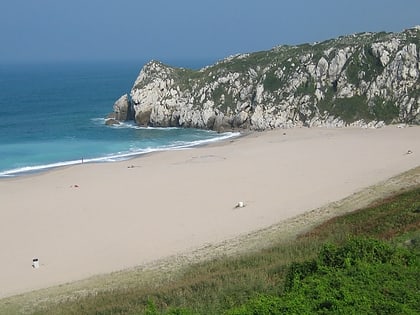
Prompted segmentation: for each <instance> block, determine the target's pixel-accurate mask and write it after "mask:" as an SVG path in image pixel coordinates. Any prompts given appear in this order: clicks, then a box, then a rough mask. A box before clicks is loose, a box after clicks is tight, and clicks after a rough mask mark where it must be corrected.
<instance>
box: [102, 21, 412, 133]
mask: <svg viewBox="0 0 420 315" xmlns="http://www.w3.org/2000/svg"><path fill="white" fill-rule="evenodd" d="M419 77H420V26H416V27H414V28H411V29H407V30H404V31H403V32H401V33H385V32H381V33H360V34H353V35H348V36H342V37H339V38H337V39H331V40H327V41H324V42H320V43H312V44H303V45H298V46H278V47H275V48H273V49H271V50H269V51H261V52H255V53H249V54H239V55H235V56H230V57H228V58H226V59H224V60H221V61H219V62H217V63H216V64H214V65H211V66H208V67H205V68H203V69H200V70H191V69H185V68H175V67H171V66H168V65H164V64H163V63H161V62H158V61H151V62H149V63H147V64H146V65H145V66H144V67H143V69H142V70H141V71H140V74H139V76H138V77H137V79H136V81H135V83H134V85H133V87H132V89H131V91H130V93H129V95H128V94H126V95H123V96H121V97H120V98H119V99H118V100H117V101H116V102H115V104H114V112H113V113H112V114H110V116H109V118H108V119H107V123H108V124H114V123H119V122H120V121H127V120H134V121H135V122H136V123H137V124H138V125H141V126H159V127H173V126H177V127H178V126H179V127H192V128H204V129H212V130H217V131H224V130H231V129H248V130H266V129H273V128H291V127H301V126H307V127H343V126H360V127H366V126H369V127H380V126H382V125H384V124H390V123H404V124H419V123H420V80H419Z"/></svg>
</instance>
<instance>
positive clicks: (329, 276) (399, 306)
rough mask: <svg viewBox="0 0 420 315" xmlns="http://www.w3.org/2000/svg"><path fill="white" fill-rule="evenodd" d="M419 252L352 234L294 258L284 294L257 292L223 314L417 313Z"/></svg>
mask: <svg viewBox="0 0 420 315" xmlns="http://www.w3.org/2000/svg"><path fill="white" fill-rule="evenodd" d="M418 279H420V262H419V258H418V257H416V256H415V255H414V254H412V253H410V252H409V251H407V250H405V249H403V248H395V247H391V246H390V245H388V244H387V243H385V242H382V241H378V240H373V239H364V238H354V239H351V240H349V241H348V242H347V243H346V244H344V245H343V246H335V245H331V244H330V245H325V246H324V247H323V249H322V250H321V252H320V253H319V255H318V257H317V259H315V260H310V261H307V262H303V263H293V264H292V265H291V267H290V269H289V272H288V274H287V276H286V282H285V294H284V295H282V296H281V297H277V296H266V295H262V296H258V297H256V298H254V299H252V300H251V301H249V302H248V303H247V304H245V305H243V306H241V307H239V308H236V309H233V310H231V311H229V312H227V314H229V315H239V314H241V315H243V314H418V313H419V312H420V299H419V296H418V294H419V292H420V282H419V281H418Z"/></svg>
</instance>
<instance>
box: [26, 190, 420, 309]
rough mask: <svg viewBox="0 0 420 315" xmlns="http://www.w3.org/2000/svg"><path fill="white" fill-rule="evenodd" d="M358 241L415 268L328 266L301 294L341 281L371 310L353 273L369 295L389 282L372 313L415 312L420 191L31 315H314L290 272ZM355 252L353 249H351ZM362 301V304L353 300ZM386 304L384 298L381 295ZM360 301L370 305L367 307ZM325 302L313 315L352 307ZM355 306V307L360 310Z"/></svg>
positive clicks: (48, 305)
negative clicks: (261, 245)
mask: <svg viewBox="0 0 420 315" xmlns="http://www.w3.org/2000/svg"><path fill="white" fill-rule="evenodd" d="M354 237H362V238H363V239H365V238H368V240H370V241H368V242H371V243H372V242H373V243H374V242H375V241H372V240H371V239H372V238H374V239H376V240H381V242H380V243H378V244H376V243H374V245H375V244H376V245H375V246H378V247H379V248H382V247H384V246H385V247H386V248H390V249H392V250H393V251H395V250H399V249H401V248H402V249H401V250H403V251H405V252H404V253H407V255H412V256H410V257H414V258H413V261H414V263H413V264H412V265H410V266H411V267H410V268H408V267H404V266H402V265H401V264H400V263H398V262H397V263H396V264H392V263H390V264H388V263H387V262H385V263H384V264H382V265H381V264H377V263H376V262H375V263H372V262H370V261H368V262H365V263H361V264H357V266H353V267H352V269H338V270H339V273H334V272H335V270H336V269H337V268H335V267H334V266H333V267H331V266H330V267H331V268H332V269H331V268H330V267H328V268H330V269H328V270H327V269H324V273H321V274H319V273H318V271H319V268H318V269H317V271H316V272H314V273H312V274H309V276H308V278H305V279H303V278H302V281H301V286H299V288H306V289H308V288H312V289H313V290H318V291H319V296H321V297H322V294H332V293H331V292H330V291H328V290H327V289H325V288H324V289H322V290H321V289H319V287H314V286H315V284H320V283H321V284H325V283H331V281H332V279H340V281H342V282H339V283H342V284H341V285H342V286H344V287H345V288H346V290H347V291H346V292H347V293H348V292H350V293H348V294H349V295H348V296H350V297H352V298H354V301H353V303H361V304H360V305H365V306H366V305H368V304H367V302H366V301H367V298H366V297H365V298H364V299H363V296H361V297H360V295H361V294H360V292H359V293H357V294H353V293H352V292H353V291H352V290H354V288H358V287H360V286H361V284H360V282H357V281H358V280H360V281H363V279H364V278H363V277H359V278H360V279H356V280H357V281H356V280H355V281H356V282H354V283H353V282H350V281H349V279H350V278H349V277H350V276H351V275H352V274H353V275H354V274H357V273H360V272H362V273H363V272H364V273H366V275H368V276H366V277H365V278H366V279H370V280H369V281H370V285H369V283H368V284H366V283H364V284H363V282H362V284H363V286H365V287H364V290H366V291H365V292H367V294H368V293H369V292H370V291H369V290H376V289H377V288H378V283H379V282H380V281H387V288H388V289H386V290H388V291H386V290H385V292H384V294H385V295H386V297H387V299H386V300H384V301H382V300H381V303H382V302H383V303H382V304H381V303H379V304H377V305H376V307H377V309H375V308H372V307H370V308H369V306H366V307H367V308H366V309H367V310H370V311H369V312H370V313H372V314H380V313H384V312H385V313H387V312H388V313H392V311H398V312H400V313H406V314H410V312H411V311H412V309H413V308H416V307H417V306H418V303H417V304H416V303H415V301H414V302H413V298H412V293H413V290H417V292H418V290H419V288H418V285H417V287H416V283H417V282H416V281H415V282H413V277H414V279H419V278H420V268H419V257H420V188H417V189H414V190H411V191H409V192H405V193H402V194H399V195H396V196H393V197H391V198H387V199H386V200H383V201H381V202H378V203H376V204H374V205H372V206H370V207H368V208H366V209H361V210H358V211H355V212H352V213H350V214H346V215H343V216H339V217H335V218H333V219H330V220H328V221H326V222H324V223H322V224H321V225H319V226H317V227H316V228H314V229H312V230H310V231H309V232H307V233H305V234H303V235H300V236H299V237H298V238H297V239H295V240H293V241H287V242H284V241H281V240H278V242H277V244H276V245H274V246H271V247H269V248H265V249H262V250H259V251H256V252H252V253H248V254H246V255H241V256H236V257H219V258H217V259H213V260H211V261H207V262H202V263H198V264H194V265H191V266H189V267H186V268H183V269H182V270H181V271H179V272H177V273H175V274H173V275H171V276H166V275H163V276H162V277H156V282H154V281H153V279H151V280H149V281H147V282H142V283H139V284H138V285H131V286H127V287H126V288H121V287H119V286H118V287H115V289H113V290H107V291H104V292H97V293H88V294H87V295H84V296H81V297H78V298H74V297H73V298H71V299H69V300H61V301H60V302H54V303H43V304H39V306H37V307H35V308H34V309H32V310H30V312H29V313H32V314H104V315H105V314H259V313H261V314H263V313H264V314H278V312H279V310H280V309H281V308H280V306H279V305H283V306H284V297H286V296H287V297H289V300H291V299H293V298H295V299H296V300H291V301H293V303H295V304H294V306H293V305H292V306H293V307H296V308H293V307H290V308H283V313H294V312H298V311H303V312H306V311H309V309H308V308H299V307H301V306H302V305H303V306H305V307H309V306H308V303H306V304H305V303H303V302H302V301H301V302H302V303H303V304H302V303H299V299H303V297H305V295H304V294H307V293H304V290H303V291H301V290H297V289H296V290H295V291H291V290H288V289H287V288H288V287H289V289H290V285H289V286H287V285H286V284H287V279H288V278H289V279H290V272H291V270H292V269H293V268H291V266H302V265H303V266H305V264H306V265H307V264H309V265H310V264H311V263H312V264H313V263H314V262H317V261H319V259H320V257H321V256H322V253H324V255H325V250H326V248H327V249H328V248H330V249H331V248H335V251H336V252H340V250H341V249H340V248H345V246H346V244H347V242H348V241H349V239H350V240H351V239H353V238H354ZM326 244H329V245H326ZM361 244H362V243H361ZM383 244H385V245H383ZM326 246H327V247H326ZM328 246H330V247H328ZM331 246H332V247H331ZM340 246H341V247H340ZM352 248H353V249H354V248H356V247H355V246H354V244H353V247H352ZM320 255H321V256H320ZM397 256H398V255H397ZM398 257H400V256H398ZM362 261H363V260H362ZM299 264H301V265H299ZM350 265H351V264H350ZM320 266H321V265H320ZM360 266H362V267H360ZM324 267H325V266H324ZM320 268H321V267H320ZM357 268H359V269H357ZM360 268H361V269H360ZM321 269H322V268H321ZM333 271H334V272H333ZM162 272H163V271H162ZM385 273H386V274H391V275H396V277H397V278H392V277H387V278H386V277H385V278H386V279H385V278H383V279H382V278H381V277H383V276H384V274H385ZM322 275H325V277H324V278H323V277H322ZM379 280H380V281H379ZM397 280H398V281H397ZM305 281H306V282H305ZM378 281H379V282H378ZM379 287H380V285H379ZM398 288H401V290H399V289H398ZM402 288H404V290H403V289H402ZM318 291H317V292H318ZM403 291H404V292H403ZM334 292H335V293H334ZM334 292H333V293H334V294H336V293H337V291H334ZM338 292H339V293H340V292H341V291H338ZM337 294H338V293H337ZM341 294H342V292H341ZM401 295H403V296H401ZM404 296H405V297H407V299H409V302H410V303H411V304H409V308H406V309H405V308H404V307H403V306H401V305H404V303H402V304H401V303H400V302H398V301H401V300H403V302H404V299H403V298H404ZM359 297H360V298H361V299H356V298H359ZM382 298H383V296H382V295H381V296H380V297H378V299H382ZM305 299H306V298H305ZM363 301H365V302H366V303H365V304H363V303H364V302H363ZM386 301H391V303H390V304H389V303H388V304H387V302H386ZM324 302H325V303H324V304H322V301H321V302H319V303H318V304H317V305H318V306H319V309H318V310H317V311H315V313H325V314H327V313H331V314H333V313H334V312H335V311H337V307H342V310H347V311H348V310H349V309H351V308H345V307H348V305H344V306H343V305H342V304H340V303H341V302H340V300H338V302H337V300H325V301H324ZM282 303H283V304H282ZM290 303H292V302H290ZM290 303H289V304H290ZM293 303H292V304H293ZM407 303H408V302H407ZM354 305H355V307H356V304H354ZM357 305H358V307H360V305H359V304H357ZM289 306H290V305H289ZM303 306H302V307H303ZM334 307H335V308H334ZM287 310H289V311H287ZM387 310H388V311H387ZM255 312H256V313H255ZM311 312H314V310H312V311H311Z"/></svg>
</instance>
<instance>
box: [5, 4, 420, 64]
mask: <svg viewBox="0 0 420 315" xmlns="http://www.w3.org/2000/svg"><path fill="white" fill-rule="evenodd" d="M418 24H420V0H401V1H396V0H318V1H314V0H258V1H256V0H253V1H251V0H212V1H208V0H201V1H200V0H166V1H164V0H153V1H151V0H148V1H146V0H144V1H142V0H71V1H70V0H66V1H64V0H63V1H60V0H1V3H0V63H2V64H8V63H28V62H48V61H51V62H61V61H137V60H138V61H140V60H141V61H144V60H146V61H148V60H151V59H155V60H161V61H163V62H176V61H192V60H198V61H199V60H209V61H216V60H219V59H222V58H224V57H226V56H229V55H232V54H236V53H245V52H254V51H261V50H268V49H271V48H272V47H274V46H277V45H294V44H303V43H311V42H315V41H323V40H327V39H330V38H334V37H338V36H340V35H348V34H353V33H359V32H365V31H368V32H377V31H386V32H400V31H402V30H403V29H407V28H410V27H412V26H415V25H418Z"/></svg>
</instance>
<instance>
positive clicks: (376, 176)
mask: <svg viewBox="0 0 420 315" xmlns="http://www.w3.org/2000/svg"><path fill="white" fill-rule="evenodd" d="M284 133H286V134H285V135H284ZM408 150H410V151H412V153H411V154H407V152H408ZM419 165H420V127H409V128H396V127H386V128H382V129H377V130H372V129H292V130H278V131H272V132H264V133H256V134H252V135H250V136H247V137H243V138H239V139H235V140H234V141H228V142H226V143H223V144H218V145H212V146H206V147H199V148H195V149H189V150H181V151H170V152H160V153H155V154H150V155H147V156H143V157H140V158H138V159H134V160H130V161H124V162H119V163H107V164H83V165H78V166H74V167H69V168H62V169H57V170H53V171H50V172H47V173H43V174H38V175H33V176H25V177H19V178H15V179H3V180H0V200H1V206H0V207H1V210H0V214H1V217H0V218H1V219H0V249H1V251H0V297H5V296H10V295H14V294H18V293H23V292H26V291H30V290H34V289H38V288H45V287H49V286H52V285H56V284H62V283H66V282H71V281H75V280H79V279H83V278H86V277H89V276H92V275H95V274H101V273H107V272H111V271H116V270H121V269H124V268H128V267H133V266H136V265H140V264H143V263H147V262H151V261H153V260H156V259H160V258H163V257H167V256H169V255H174V254H177V253H182V252H185V251H188V250H192V249H194V248H197V247H199V246H203V245H204V244H209V243H215V242H219V241H223V240H226V239H229V238H232V237H235V236H238V235H240V234H244V233H248V232H251V231H255V230H257V229H260V228H263V227H267V226H269V225H272V224H274V223H277V222H280V221H281V220H284V219H286V218H290V217H292V216H296V215H299V214H301V213H303V212H305V211H308V210H311V209H314V208H317V207H320V206H322V205H324V204H326V203H329V202H332V201H336V200H339V199H341V198H343V197H346V196H348V195H350V194H352V193H354V192H356V191H358V190H360V189H362V188H364V187H367V186H370V185H373V184H375V183H377V182H379V181H382V180H385V179H387V178H389V177H392V176H394V175H397V174H399V173H401V172H404V171H406V170H409V169H411V168H414V167H416V166H419ZM129 166H134V167H129ZM75 185H77V186H78V187H76V186H75ZM238 201H243V202H244V203H245V205H246V206H245V207H244V208H237V209H236V208H234V206H235V204H236V203H237V202H238ZM35 257H36V258H39V262H40V268H38V269H33V268H32V266H31V264H32V258H35Z"/></svg>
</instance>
